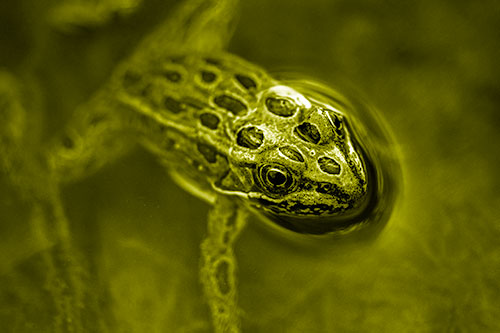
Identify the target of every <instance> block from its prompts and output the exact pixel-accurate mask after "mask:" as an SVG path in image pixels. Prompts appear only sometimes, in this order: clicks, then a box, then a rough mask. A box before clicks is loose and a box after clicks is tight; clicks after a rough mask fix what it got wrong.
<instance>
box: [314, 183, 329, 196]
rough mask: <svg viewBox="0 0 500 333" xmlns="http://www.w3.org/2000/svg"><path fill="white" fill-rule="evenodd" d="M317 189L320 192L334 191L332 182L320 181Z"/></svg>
mask: <svg viewBox="0 0 500 333" xmlns="http://www.w3.org/2000/svg"><path fill="white" fill-rule="evenodd" d="M316 191H317V192H319V193H324V194H326V193H330V192H331V191H332V184H330V183H319V184H318V187H317V188H316Z"/></svg>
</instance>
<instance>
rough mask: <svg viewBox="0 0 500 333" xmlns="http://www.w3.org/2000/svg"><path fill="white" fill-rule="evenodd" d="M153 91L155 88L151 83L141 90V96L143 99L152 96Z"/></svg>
mask: <svg viewBox="0 0 500 333" xmlns="http://www.w3.org/2000/svg"><path fill="white" fill-rule="evenodd" d="M152 91H153V86H152V85H151V83H148V84H147V85H146V86H145V87H143V88H142V89H141V90H139V95H141V96H142V97H148V96H150V95H151V93H152Z"/></svg>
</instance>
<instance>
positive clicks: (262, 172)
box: [257, 164, 295, 194]
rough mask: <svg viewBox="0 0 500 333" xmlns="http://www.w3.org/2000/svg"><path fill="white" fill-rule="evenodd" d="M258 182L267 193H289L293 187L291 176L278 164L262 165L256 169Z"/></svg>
mask: <svg viewBox="0 0 500 333" xmlns="http://www.w3.org/2000/svg"><path fill="white" fill-rule="evenodd" d="M257 175H258V178H259V179H258V181H259V183H260V184H261V186H262V187H263V189H264V190H266V191H267V192H269V193H272V194H284V193H289V192H290V191H291V189H292V187H293V185H294V183H295V182H294V179H293V175H292V173H291V172H290V171H288V170H287V169H286V168H285V167H283V166H281V165H279V164H272V165H269V164H268V165H264V166H261V167H260V168H259V169H258V172H257Z"/></svg>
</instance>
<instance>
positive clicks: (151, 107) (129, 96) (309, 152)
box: [118, 53, 368, 233]
mask: <svg viewBox="0 0 500 333" xmlns="http://www.w3.org/2000/svg"><path fill="white" fill-rule="evenodd" d="M120 78H121V81H119V82H118V84H121V89H120V90H119V95H118V96H119V97H118V100H119V101H120V102H121V103H123V105H124V106H126V107H129V108H130V109H132V110H135V111H138V112H137V113H133V114H130V117H131V118H130V119H128V120H125V122H128V123H129V125H130V126H132V127H133V128H135V130H136V131H137V132H139V133H141V136H142V137H143V141H144V142H145V144H146V146H148V147H149V148H150V149H151V150H152V151H154V152H155V153H156V154H158V155H159V156H160V157H161V158H162V159H163V160H165V161H166V165H167V166H168V167H169V168H170V169H171V170H173V171H174V172H175V173H176V175H177V176H179V177H180V178H181V179H183V180H184V181H186V182H187V183H189V184H193V186H194V187H197V189H198V192H201V193H205V194H206V195H207V196H209V197H213V196H214V195H217V194H223V195H230V196H237V197H239V198H242V199H243V200H244V201H245V202H246V203H247V204H248V205H249V206H251V207H253V208H255V209H257V210H259V211H263V212H264V213H267V214H268V215H270V216H275V217H277V218H281V219H287V218H289V217H292V218H295V217H299V218H304V219H315V220H316V221H318V223H321V221H326V222H325V223H324V226H323V227H322V228H320V229H321V232H329V231H333V230H335V225H333V224H334V223H335V219H333V220H332V219H331V218H338V219H340V220H342V218H344V220H345V218H346V217H352V216H353V215H355V214H356V213H357V211H359V210H362V209H363V207H364V206H366V201H367V192H368V185H367V183H368V179H367V178H368V172H367V167H366V162H365V161H364V156H363V155H362V153H360V152H358V151H357V147H356V146H355V144H354V142H353V139H352V138H351V133H350V128H349V126H348V125H347V119H348V118H349V116H348V115H346V114H343V113H342V112H341V111H340V110H338V109H335V108H334V107H333V106H331V105H327V104H324V103H322V102H320V101H317V100H314V99H311V98H307V96H304V95H303V94H301V93H299V92H298V91H296V90H294V89H293V88H291V87H287V86H284V85H281V84H280V83H279V82H278V81H276V80H274V79H273V78H271V77H270V76H269V75H267V74H266V73H265V72H264V71H263V70H261V69H260V68H258V67H256V66H254V65H252V64H249V63H247V62H246V61H244V60H242V59H240V58H237V57H235V56H232V55H228V54H223V53H220V54H218V55H210V56H208V55H203V54H199V55H189V54H180V55H176V56H172V57H169V58H167V59H163V61H162V62H160V63H153V64H149V66H148V67H146V68H140V69H134V68H128V69H126V70H124V71H123V73H122V75H121V77H120ZM325 217H326V218H327V219H325ZM302 224H304V225H306V224H307V221H306V220H304V222H303V223H302ZM327 224H328V225H327ZM301 232H305V233H307V226H305V227H304V228H302V230H301ZM312 232H313V233H317V232H320V230H319V229H318V230H312Z"/></svg>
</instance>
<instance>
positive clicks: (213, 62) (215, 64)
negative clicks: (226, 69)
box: [205, 58, 220, 66]
mask: <svg viewBox="0 0 500 333" xmlns="http://www.w3.org/2000/svg"><path fill="white" fill-rule="evenodd" d="M205 62H206V63H207V64H210V65H214V66H218V65H220V61H219V60H217V59H214V58H205Z"/></svg>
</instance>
